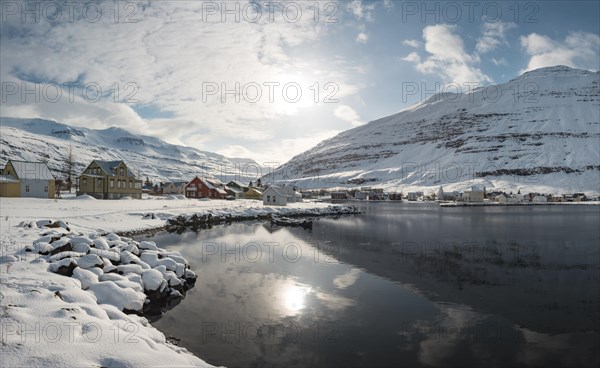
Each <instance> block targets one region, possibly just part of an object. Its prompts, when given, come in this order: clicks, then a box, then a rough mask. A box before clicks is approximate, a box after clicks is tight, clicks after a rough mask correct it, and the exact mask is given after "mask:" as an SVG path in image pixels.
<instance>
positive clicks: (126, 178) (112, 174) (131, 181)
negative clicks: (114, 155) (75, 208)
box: [77, 160, 142, 199]
mask: <svg viewBox="0 0 600 368" xmlns="http://www.w3.org/2000/svg"><path fill="white" fill-rule="evenodd" d="M77 180H78V184H79V186H78V189H77V195H83V194H87V195H90V196H92V197H94V198H96V199H120V198H123V197H131V198H134V199H141V198H142V181H141V180H140V179H138V178H136V177H135V175H134V173H133V172H132V171H131V170H130V169H129V168H128V167H127V164H125V162H124V161H100V160H94V161H92V163H90V164H89V165H88V167H87V168H86V169H85V170H84V171H83V173H82V174H81V175H80V176H79V177H78V178H77Z"/></svg>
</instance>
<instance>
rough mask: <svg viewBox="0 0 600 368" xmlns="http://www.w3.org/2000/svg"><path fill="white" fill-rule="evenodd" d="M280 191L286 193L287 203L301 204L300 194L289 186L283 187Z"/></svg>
mask: <svg viewBox="0 0 600 368" xmlns="http://www.w3.org/2000/svg"><path fill="white" fill-rule="evenodd" d="M281 189H283V191H284V192H285V193H286V195H287V202H288V203H295V202H302V194H300V193H298V192H296V190H295V189H294V188H292V187H291V186H289V185H285V186H283V187H282V188H281Z"/></svg>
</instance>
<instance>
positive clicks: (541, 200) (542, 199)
mask: <svg viewBox="0 0 600 368" xmlns="http://www.w3.org/2000/svg"><path fill="white" fill-rule="evenodd" d="M546 202H548V198H546V197H545V196H542V195H536V196H535V197H533V203H546Z"/></svg>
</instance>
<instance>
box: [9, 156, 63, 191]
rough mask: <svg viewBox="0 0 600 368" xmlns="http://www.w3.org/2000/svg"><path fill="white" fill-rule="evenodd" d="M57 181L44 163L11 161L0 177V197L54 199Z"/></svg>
mask: <svg viewBox="0 0 600 368" xmlns="http://www.w3.org/2000/svg"><path fill="white" fill-rule="evenodd" d="M55 194H56V193H55V179H54V176H53V175H52V173H51V172H50V169H48V166H47V165H46V164H45V163H43V162H29V161H17V160H9V161H8V162H7V163H6V165H5V166H4V169H3V170H2V174H1V175H0V197H33V198H54V196H55Z"/></svg>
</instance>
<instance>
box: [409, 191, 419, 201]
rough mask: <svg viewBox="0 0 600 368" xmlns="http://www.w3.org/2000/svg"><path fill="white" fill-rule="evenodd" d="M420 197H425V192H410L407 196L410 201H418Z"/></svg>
mask: <svg viewBox="0 0 600 368" xmlns="http://www.w3.org/2000/svg"><path fill="white" fill-rule="evenodd" d="M420 197H423V192H409V193H408V194H406V199H407V200H409V201H416V200H418V199H419V198H420Z"/></svg>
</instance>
